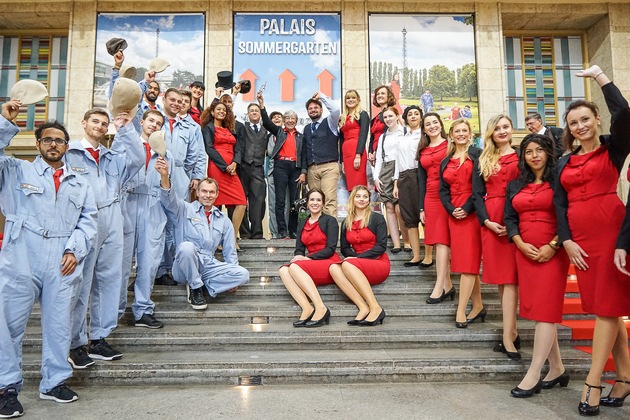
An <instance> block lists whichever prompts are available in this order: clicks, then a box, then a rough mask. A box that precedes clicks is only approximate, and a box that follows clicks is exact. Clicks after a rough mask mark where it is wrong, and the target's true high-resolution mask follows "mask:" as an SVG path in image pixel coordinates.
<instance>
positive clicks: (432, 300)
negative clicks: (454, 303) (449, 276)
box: [427, 286, 455, 305]
mask: <svg viewBox="0 0 630 420" xmlns="http://www.w3.org/2000/svg"><path fill="white" fill-rule="evenodd" d="M449 297H450V298H451V300H453V299H455V286H453V287H451V290H449V291H448V292H445V291H444V290H442V296H440V297H439V298H432V297H431V296H429V298H428V299H427V303H428V304H429V305H433V304H436V303H441V302H443V301H445V300H446V299H447V298H449Z"/></svg>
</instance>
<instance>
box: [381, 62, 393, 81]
mask: <svg viewBox="0 0 630 420" xmlns="http://www.w3.org/2000/svg"><path fill="white" fill-rule="evenodd" d="M393 73H394V65H393V64H392V63H387V70H386V71H385V74H384V76H385V77H384V78H383V79H382V80H383V83H387V82H389V81H390V80H392V74H393Z"/></svg>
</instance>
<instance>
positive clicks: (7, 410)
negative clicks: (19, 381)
mask: <svg viewBox="0 0 630 420" xmlns="http://www.w3.org/2000/svg"><path fill="white" fill-rule="evenodd" d="M17 396H18V392H17V390H16V389H15V388H8V389H5V390H4V392H3V393H2V394H0V418H3V419H10V418H12V417H20V416H21V415H22V414H24V409H23V408H22V404H20V402H19V401H18V399H17Z"/></svg>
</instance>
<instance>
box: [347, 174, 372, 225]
mask: <svg viewBox="0 0 630 420" xmlns="http://www.w3.org/2000/svg"><path fill="white" fill-rule="evenodd" d="M360 190H363V191H365V192H367V193H368V197H369V195H370V190H368V187H366V186H365V185H356V186H355V187H354V188H353V189H352V192H351V193H350V197H349V198H348V216H347V217H346V230H352V222H353V221H354V218H355V216H356V215H357V209H356V207H355V206H354V197H356V195H357V193H358V192H359V191H360ZM370 217H372V206H371V205H368V206H367V209H366V211H365V217H364V218H363V220H361V228H364V227H366V226H367V225H369V224H370Z"/></svg>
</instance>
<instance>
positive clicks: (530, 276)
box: [512, 182, 569, 323]
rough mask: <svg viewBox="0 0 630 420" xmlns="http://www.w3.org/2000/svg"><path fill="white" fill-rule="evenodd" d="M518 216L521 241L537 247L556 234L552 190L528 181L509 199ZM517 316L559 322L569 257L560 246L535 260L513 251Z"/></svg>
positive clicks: (547, 186)
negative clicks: (549, 255) (541, 260)
mask: <svg viewBox="0 0 630 420" xmlns="http://www.w3.org/2000/svg"><path fill="white" fill-rule="evenodd" d="M512 207H514V210H515V211H516V213H518V216H519V223H518V229H519V233H520V235H521V238H523V241H525V242H527V243H530V244H532V245H534V246H535V247H536V248H540V247H542V246H543V245H545V244H548V243H549V242H550V241H551V240H552V239H553V237H554V236H556V233H557V221H556V210H555V207H554V205H553V190H552V189H551V186H550V185H549V183H548V182H545V183H542V184H529V185H527V186H525V187H524V188H523V189H522V190H521V191H519V192H518V193H517V194H516V195H515V196H514V198H513V199H512ZM516 267H517V268H518V286H519V301H520V305H519V308H520V315H521V316H522V317H523V318H526V319H531V320H532V321H539V322H554V323H559V322H562V309H563V305H564V291H565V288H566V283H567V272H568V270H569V257H568V256H567V253H566V251H565V250H564V248H562V247H560V249H559V250H558V251H556V253H555V255H554V256H553V258H552V259H551V260H549V261H547V262H546V263H539V262H536V261H533V260H531V259H530V258H528V257H527V256H525V255H524V254H523V253H522V252H521V251H519V250H517V251H516Z"/></svg>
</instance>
